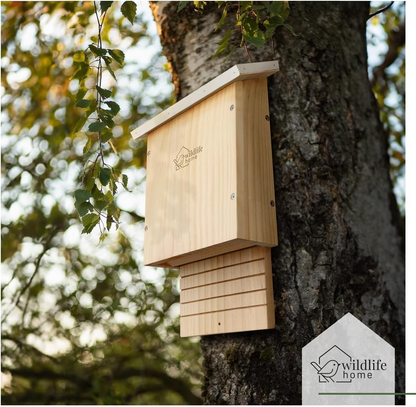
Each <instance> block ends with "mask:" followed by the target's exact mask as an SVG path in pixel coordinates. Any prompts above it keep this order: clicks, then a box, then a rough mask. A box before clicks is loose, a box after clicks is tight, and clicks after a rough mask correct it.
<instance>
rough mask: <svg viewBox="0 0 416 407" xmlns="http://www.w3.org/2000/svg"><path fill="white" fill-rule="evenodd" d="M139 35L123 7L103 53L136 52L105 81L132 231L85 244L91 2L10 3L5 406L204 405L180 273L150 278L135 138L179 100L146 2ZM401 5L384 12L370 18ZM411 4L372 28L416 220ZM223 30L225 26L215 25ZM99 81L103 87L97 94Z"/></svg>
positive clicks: (6, 7) (374, 71) (401, 199)
mask: <svg viewBox="0 0 416 407" xmlns="http://www.w3.org/2000/svg"><path fill="white" fill-rule="evenodd" d="M136 3H137V6H138V9H137V15H136V19H135V22H134V24H133V25H132V24H130V22H129V21H128V20H127V19H125V18H124V17H123V15H122V14H121V12H120V7H119V5H120V4H121V3H119V5H116V4H114V5H113V6H112V8H111V9H110V13H109V14H108V15H107V17H106V20H105V24H104V28H103V40H104V47H109V48H118V49H121V50H123V51H124V53H125V55H126V60H125V66H124V67H123V68H120V69H118V70H117V71H115V73H116V76H117V81H115V80H114V79H113V78H112V77H111V76H110V75H109V74H108V72H104V77H103V87H106V88H111V89H113V96H114V99H115V100H116V101H117V103H119V105H120V106H121V111H120V113H119V115H118V116H117V117H116V119H115V121H116V125H115V127H114V134H115V140H114V145H115V147H116V149H117V151H118V155H116V154H115V153H114V152H113V150H111V149H110V148H109V149H108V151H107V157H108V158H107V161H108V163H109V164H111V165H112V166H113V167H115V168H117V169H119V170H122V171H123V173H125V174H127V175H128V177H129V189H130V191H131V192H127V191H123V192H120V193H119V194H118V198H117V203H118V205H119V207H120V208H121V209H122V213H121V217H120V220H121V225H120V228H119V230H118V231H115V230H114V229H113V231H112V232H110V233H109V234H108V236H107V237H106V238H105V239H104V241H103V242H101V243H99V237H100V234H99V231H98V230H95V231H93V232H92V233H91V234H90V235H85V234H83V235H81V230H82V225H81V224H80V221H79V219H78V216H77V214H76V211H75V208H74V199H73V192H74V191H75V190H76V189H77V188H78V186H79V184H78V175H79V172H80V170H81V169H82V166H83V152H82V150H83V147H84V145H85V143H86V140H87V136H86V135H85V134H83V133H77V134H74V133H73V129H74V127H75V124H76V123H77V121H78V120H79V118H80V116H81V114H82V110H81V109H79V108H75V107H74V100H75V95H76V93H77V91H78V87H79V84H78V80H76V79H74V80H71V79H70V78H71V76H72V75H73V73H74V67H73V55H74V53H75V52H76V51H78V50H80V49H85V48H86V47H87V46H88V44H90V43H91V42H93V41H96V38H94V36H96V35H97V23H96V20H95V16H94V15H93V13H94V5H93V3H92V2H21V1H14V2H2V3H1V21H2V37H1V41H2V45H1V81H2V86H1V97H2V116H1V120H2V137H1V146H2V229H1V233H2V273H1V284H2V288H1V291H2V319H1V321H2V403H3V404H199V403H201V402H202V399H201V386H202V379H203V369H202V358H201V353H200V349H199V339H198V338H191V339H188V338H183V339H181V338H180V337H179V304H178V301H179V283H178V272H177V271H176V270H170V269H156V268H149V267H144V266H143V262H142V258H143V253H142V250H143V237H144V226H143V219H144V216H145V213H144V191H145V180H146V170H145V155H146V145H145V142H143V141H140V142H139V141H133V139H132V137H131V135H130V134H129V133H130V131H131V130H132V129H134V128H135V127H137V126H138V125H139V124H141V123H142V122H144V121H145V120H147V119H148V118H150V117H152V116H154V115H155V114H156V113H158V112H159V111H161V110H163V109H165V108H166V107H168V106H169V105H171V104H172V103H173V96H172V94H173V85H172V83H171V76H170V74H169V72H168V67H167V63H166V59H165V58H164V57H163V56H162V50H161V46H160V42H159V38H158V36H157V32H156V25H155V23H154V21H153V18H152V15H151V12H150V9H149V5H148V3H147V2H139V1H137V2H136ZM389 3H390V2H372V3H371V6H372V11H374V10H377V9H379V8H382V7H384V6H386V5H387V4H389ZM404 16H405V5H404V2H395V3H394V4H393V6H392V7H391V8H389V9H388V10H387V11H385V12H384V13H382V14H379V15H377V16H375V17H373V18H372V19H371V20H369V21H368V23H367V25H368V54H369V59H368V62H369V76H370V80H371V81H372V86H373V89H374V92H375V95H376V98H377V100H378V103H379V106H380V115H381V119H382V121H383V123H384V125H385V128H386V129H387V131H388V134H389V142H390V144H389V154H390V158H391V177H392V182H393V184H394V190H395V193H396V197H397V200H398V203H399V206H400V210H401V213H402V215H403V216H404V214H405V196H404V164H405V127H404V109H405V87H404V82H405V80H404V78H405V51H404V48H405V46H404V45H405V44H404ZM213 29H214V27H213ZM93 85H94V78H93V77H92V78H91V86H93Z"/></svg>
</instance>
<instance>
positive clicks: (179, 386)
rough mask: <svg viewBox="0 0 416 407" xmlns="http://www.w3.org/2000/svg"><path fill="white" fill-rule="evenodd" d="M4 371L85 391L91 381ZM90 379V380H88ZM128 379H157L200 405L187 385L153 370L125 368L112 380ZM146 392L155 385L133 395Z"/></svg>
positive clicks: (20, 370)
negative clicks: (69, 384)
mask: <svg viewBox="0 0 416 407" xmlns="http://www.w3.org/2000/svg"><path fill="white" fill-rule="evenodd" d="M3 370H4V371H8V372H10V373H11V374H12V375H13V376H19V377H24V378H27V379H38V380H51V381H55V380H65V381H69V382H72V383H74V384H75V385H77V386H79V387H80V388H81V389H87V388H89V387H91V385H92V382H93V381H92V380H90V379H91V377H90V376H91V372H88V374H86V375H84V378H81V377H79V376H75V375H71V374H68V373H58V372H55V371H52V370H47V369H43V370H39V371H37V370H30V369H23V368H12V367H7V366H6V367H3ZM88 377H90V378H88ZM130 377H143V378H153V379H158V380H160V381H161V382H162V385H163V386H161V387H163V388H164V389H166V390H171V391H174V392H176V393H178V394H179V395H181V396H182V397H183V399H184V401H185V402H186V403H188V404H202V400H201V399H200V398H199V397H198V396H196V395H195V394H194V393H192V391H191V390H190V389H189V388H188V385H187V384H186V383H185V382H184V381H183V380H181V379H178V378H173V377H170V376H168V375H167V374H166V373H164V372H162V371H159V370H154V369H149V368H145V369H134V368H127V369H123V370H121V371H118V372H114V375H113V377H112V380H125V379H128V378H130ZM146 389H148V390H147V391H156V390H155V385H154V384H150V385H149V386H143V387H140V388H139V389H138V390H137V391H136V392H135V393H136V394H138V392H140V393H144V392H145V391H146Z"/></svg>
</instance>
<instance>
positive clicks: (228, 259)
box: [181, 246, 268, 277]
mask: <svg viewBox="0 0 416 407" xmlns="http://www.w3.org/2000/svg"><path fill="white" fill-rule="evenodd" d="M265 253H268V251H267V248H264V247H259V246H254V247H250V248H248V249H244V250H237V251H233V252H231V253H226V254H224V255H222V256H215V257H211V258H209V259H204V260H201V261H197V262H194V263H190V264H185V265H183V266H181V277H186V276H189V275H192V274H195V273H200V272H202V271H209V270H215V269H219V268H222V267H228V266H231V265H237V264H241V263H248V262H250V261H253V260H259V259H263V258H264V256H265Z"/></svg>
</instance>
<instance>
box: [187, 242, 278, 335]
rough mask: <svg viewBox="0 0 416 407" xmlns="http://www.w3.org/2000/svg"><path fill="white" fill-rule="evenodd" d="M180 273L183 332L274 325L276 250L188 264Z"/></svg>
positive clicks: (253, 249)
mask: <svg viewBox="0 0 416 407" xmlns="http://www.w3.org/2000/svg"><path fill="white" fill-rule="evenodd" d="M180 275H181V295H180V300H181V336H195V335H210V334H215V333H224V332H238V331H250V330H256V329H270V328H274V326H275V322H274V300H273V281H272V273H271V250H270V248H266V247H251V248H248V249H244V250H239V251H235V252H233V253H227V254H225V255H222V256H216V257H213V258H210V259H205V260H202V261H198V262H195V263H191V264H187V265H185V266H182V267H180Z"/></svg>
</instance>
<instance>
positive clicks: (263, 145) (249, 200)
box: [236, 78, 277, 246]
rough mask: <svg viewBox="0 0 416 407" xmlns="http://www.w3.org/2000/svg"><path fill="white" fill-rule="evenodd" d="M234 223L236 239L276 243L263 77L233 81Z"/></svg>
mask: <svg viewBox="0 0 416 407" xmlns="http://www.w3.org/2000/svg"><path fill="white" fill-rule="evenodd" d="M236 99H237V100H239V103H238V104H237V117H238V120H237V123H236V127H237V157H236V158H237V196H238V200H237V225H238V232H237V234H238V237H239V238H240V239H248V240H254V241H258V242H267V243H268V244H269V245H270V246H276V245H277V223H276V208H275V193H274V181H273V161H272V145H271V136H270V122H269V121H268V120H267V119H266V116H269V101H268V96H267V78H261V79H254V80H249V81H244V82H239V83H237V84H236Z"/></svg>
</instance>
